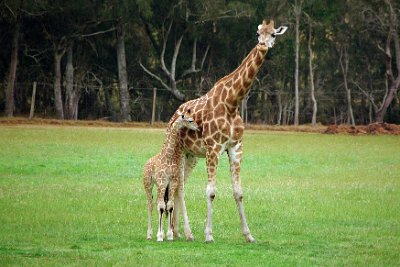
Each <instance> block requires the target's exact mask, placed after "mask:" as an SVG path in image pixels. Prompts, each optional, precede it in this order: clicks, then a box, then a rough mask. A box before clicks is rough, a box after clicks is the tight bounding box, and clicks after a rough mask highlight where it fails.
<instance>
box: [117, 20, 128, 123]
mask: <svg viewBox="0 0 400 267" xmlns="http://www.w3.org/2000/svg"><path fill="white" fill-rule="evenodd" d="M117 60H118V80H119V94H120V97H119V99H120V104H121V121H123V122H127V121H130V120H131V115H130V112H131V107H130V104H129V100H130V97H129V91H128V74H127V71H126V56H125V25H123V24H122V23H119V25H118V30H117Z"/></svg>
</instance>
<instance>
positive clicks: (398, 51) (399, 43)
mask: <svg viewBox="0 0 400 267" xmlns="http://www.w3.org/2000/svg"><path fill="white" fill-rule="evenodd" d="M389 5H390V2H389ZM390 12H391V15H390V18H391V26H390V29H389V34H388V38H387V41H386V51H385V53H386V76H387V80H386V81H387V82H390V86H389V92H388V94H387V95H386V96H385V98H384V99H383V102H382V105H381V106H380V107H379V109H378V110H377V111H376V113H375V121H376V122H383V119H384V117H385V114H386V111H387V109H388V107H389V105H390V103H392V101H393V99H394V97H395V96H396V95H397V90H398V88H399V86H400V40H399V35H398V33H397V27H396V25H397V24H396V22H397V17H396V13H395V12H394V10H393V9H392V6H391V5H390ZM392 27H396V28H394V29H393V28H392ZM392 40H393V43H394V50H395V62H394V63H395V64H393V63H392V53H391V42H392ZM393 66H396V68H397V77H394V73H393Z"/></svg>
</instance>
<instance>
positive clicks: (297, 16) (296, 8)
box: [294, 0, 303, 126]
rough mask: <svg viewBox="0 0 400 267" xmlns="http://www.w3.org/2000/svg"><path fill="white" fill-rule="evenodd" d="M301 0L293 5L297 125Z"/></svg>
mask: <svg viewBox="0 0 400 267" xmlns="http://www.w3.org/2000/svg"><path fill="white" fill-rule="evenodd" d="M302 4H303V0H296V1H295V5H294V15H295V19H296V46H295V47H296V55H295V64H296V67H295V73H294V92H295V96H294V97H295V105H294V125H296V126H297V125H299V109H300V103H299V49H300V30H299V28H300V18H301V6H302Z"/></svg>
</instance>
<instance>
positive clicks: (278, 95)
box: [276, 91, 282, 125]
mask: <svg viewBox="0 0 400 267" xmlns="http://www.w3.org/2000/svg"><path fill="white" fill-rule="evenodd" d="M277 98H278V118H277V121H276V124H277V125H281V124H282V97H281V92H279V91H278V92H277Z"/></svg>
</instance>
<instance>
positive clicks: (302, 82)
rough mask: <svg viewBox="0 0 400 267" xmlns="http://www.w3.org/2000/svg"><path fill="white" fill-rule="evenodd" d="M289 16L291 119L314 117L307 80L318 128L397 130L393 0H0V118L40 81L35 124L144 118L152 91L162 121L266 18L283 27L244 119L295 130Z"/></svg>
mask: <svg viewBox="0 0 400 267" xmlns="http://www.w3.org/2000/svg"><path fill="white" fill-rule="evenodd" d="M299 7H301V8H299ZM296 11H300V13H299V14H300V19H299V40H300V43H299V44H300V46H299V69H298V71H299V79H298V87H299V122H300V123H311V120H312V113H313V101H312V97H311V89H310V88H311V84H312V83H311V80H310V77H313V84H314V88H315V89H314V90H315V100H316V103H317V106H318V111H317V113H316V121H317V122H321V123H324V124H328V123H352V122H353V121H354V122H355V123H356V124H366V123H370V122H373V121H381V120H385V121H388V122H395V123H399V122H400V107H399V98H398V97H399V96H398V90H397V89H398V87H399V84H400V74H399V70H400V45H399V37H398V33H399V26H398V25H399V22H398V18H400V14H399V13H400V3H399V2H398V1H391V0H380V1H377V0H347V1H327V0H323V1H316V0H305V1H301V0H296V1H295V0H286V1H277V0H251V1H224V0H194V1H188V0H173V1H170V0H168V1H166V0H161V1H155V0H136V1H129V0H120V1H118V0H95V1H88V0H83V1H60V0H3V1H1V2H0V40H1V47H2V49H1V51H0V76H1V77H0V110H1V112H3V111H4V112H5V113H4V115H8V116H13V115H18V114H27V113H28V112H29V109H30V102H31V94H32V84H33V82H34V81H36V82H37V84H38V85H37V87H38V88H37V93H36V115H37V116H48V117H54V116H57V117H59V118H65V119H74V118H79V119H97V118H108V119H111V120H127V119H128V118H129V119H131V120H137V121H146V120H150V118H151V112H152V109H151V107H152V105H151V104H152V99H153V95H152V94H153V88H158V90H157V100H156V101H157V105H156V107H157V108H156V112H157V113H156V120H163V121H166V120H168V119H169V117H170V116H171V114H172V112H174V110H175V109H176V107H177V106H178V105H179V104H180V103H181V102H182V101H183V100H187V99H192V98H195V97H197V96H199V95H201V94H204V93H205V92H206V91H208V90H209V89H210V88H211V87H212V86H213V84H214V83H215V82H216V81H217V80H218V79H219V78H221V77H222V76H224V75H226V74H228V73H230V72H231V71H232V70H234V69H235V68H236V67H237V66H238V65H239V64H240V62H241V60H242V59H243V58H244V57H245V56H246V54H247V53H248V52H249V51H250V50H251V49H252V47H254V46H255V45H256V43H257V38H256V29H257V25H258V24H260V22H261V21H262V19H269V18H273V19H274V20H275V24H276V25H277V26H279V25H286V26H288V27H289V30H288V31H287V32H286V33H285V35H283V36H281V37H280V38H279V39H278V40H277V42H276V44H275V47H274V48H273V49H271V50H270V51H269V52H268V55H267V60H266V63H265V64H264V66H263V68H262V69H261V71H260V73H259V75H258V79H257V80H256V81H255V82H254V85H253V89H252V90H251V92H250V94H249V96H248V98H247V105H244V107H247V108H246V112H244V113H243V115H244V116H245V119H246V120H248V121H249V122H253V123H268V124H292V123H293V122H294V110H295V103H296V101H295V99H294V96H295V94H294V88H295V79H294V73H295V68H296V65H295V51H296V49H295V46H296V43H295V39H296V38H295V25H296V19H295V17H296ZM122 44H123V45H124V47H123V46H122ZM13 51H14V53H13ZM13 55H14V56H13ZM10 59H11V60H10ZM13 59H14V63H17V64H14V65H15V77H13V73H14V72H13V66H14V65H13ZM124 59H125V60H126V68H124V65H123V62H124ZM15 60H17V61H15ZM310 66H311V68H310ZM124 69H125V70H126V72H127V75H126V76H127V84H128V91H129V96H128V97H127V99H126V101H128V102H129V103H124V101H125V98H126V97H125V96H124V94H123V90H122V89H123V86H121V84H123V83H124V75H123V71H124ZM310 70H311V71H310ZM57 73H58V74H57ZM310 74H313V75H310ZM13 78H14V79H13ZM10 85H12V86H10ZM10 87H11V88H10ZM121 88H122V89H121ZM57 92H58V93H57ZM12 100H13V101H14V103H11V101H12ZM126 101H125V102H126ZM121 106H124V108H128V112H129V113H130V114H125V115H124V114H123V113H124V112H123V111H122V110H121ZM60 109H62V110H63V111H64V114H61V113H60ZM121 114H122V115H121ZM61 115H63V116H61ZM128 115H129V116H128ZM122 117H123V118H122ZM352 117H353V118H354V119H353V118H352Z"/></svg>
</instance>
